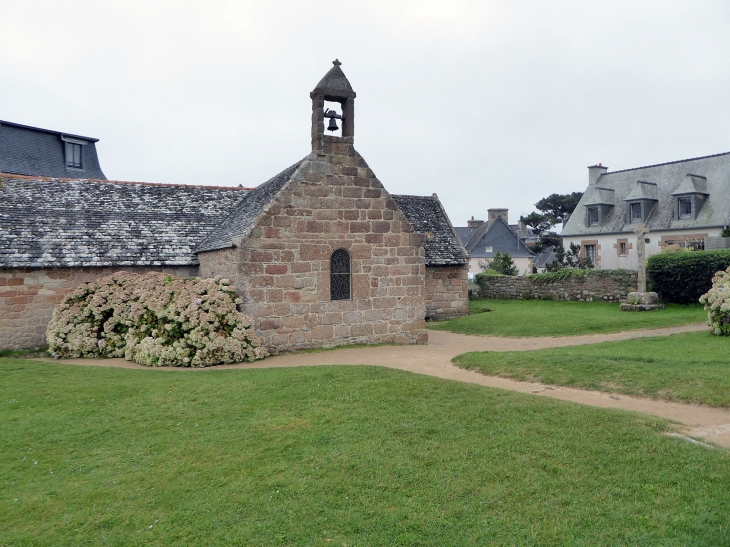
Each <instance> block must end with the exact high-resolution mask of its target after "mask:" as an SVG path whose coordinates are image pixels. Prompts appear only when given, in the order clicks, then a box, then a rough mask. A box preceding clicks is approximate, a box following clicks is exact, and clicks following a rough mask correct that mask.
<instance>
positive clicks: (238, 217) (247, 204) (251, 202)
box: [196, 158, 306, 252]
mask: <svg viewBox="0 0 730 547" xmlns="http://www.w3.org/2000/svg"><path fill="white" fill-rule="evenodd" d="M305 159H306V158H304V159H301V160H299V161H298V162H297V163H295V164H294V165H291V166H289V167H287V168H286V169H284V170H283V171H282V172H281V173H279V174H278V175H276V176H274V177H271V178H270V179H269V180H267V181H266V182H264V183H263V184H260V185H259V186H257V187H256V188H254V189H253V190H251V191H250V192H249V193H248V194H247V195H246V196H244V198H243V199H242V200H241V201H240V202H239V203H237V204H236V207H234V208H233V209H232V210H231V211H230V212H229V214H228V215H226V217H225V218H224V219H223V220H222V222H221V223H220V224H219V225H218V226H216V227H214V229H213V230H212V231H211V232H210V233H209V234H208V237H206V238H205V239H204V240H203V241H201V242H200V244H199V245H198V247H197V248H196V252H204V251H213V250H216V249H223V248H226V247H232V246H233V245H234V243H233V239H234V238H236V237H239V236H241V235H244V234H246V232H247V231H248V230H249V228H251V226H252V225H253V223H254V221H255V220H256V219H257V218H258V216H259V215H260V214H261V213H262V212H263V210H264V209H265V208H266V206H267V205H268V204H269V203H270V202H271V200H272V199H274V197H275V196H276V194H278V193H279V191H280V190H281V189H282V188H283V187H284V185H285V184H286V183H287V182H289V180H290V179H291V177H292V175H293V174H294V173H295V172H296V170H297V168H298V167H299V166H300V165H301V164H302V162H303V161H304V160H305Z"/></svg>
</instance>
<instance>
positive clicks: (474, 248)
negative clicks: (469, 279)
mask: <svg viewBox="0 0 730 547" xmlns="http://www.w3.org/2000/svg"><path fill="white" fill-rule="evenodd" d="M487 248H490V249H491V250H489V251H487ZM466 251H467V252H468V253H469V254H470V255H471V257H472V258H492V257H494V254H495V253H496V252H497V251H499V252H501V253H505V252H506V253H509V255H510V256H511V257H512V258H524V257H531V256H535V253H533V252H532V251H531V250H530V249H528V248H527V246H526V245H525V243H524V242H523V241H522V239H520V237H519V236H518V235H517V234H515V233H514V232H513V231H512V229H511V228H510V227H509V225H508V224H507V223H506V222H505V221H504V219H503V218H502V217H501V216H500V217H497V218H496V219H495V220H494V221H493V222H492V224H487V223H485V224H482V225H481V226H478V227H477V228H476V229H475V231H474V233H473V234H472V236H471V239H470V240H469V242H468V243H467V244H466Z"/></svg>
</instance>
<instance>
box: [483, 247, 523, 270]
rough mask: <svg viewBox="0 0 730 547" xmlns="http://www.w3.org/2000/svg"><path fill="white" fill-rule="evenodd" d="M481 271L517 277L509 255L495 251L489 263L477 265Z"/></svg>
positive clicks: (515, 268)
mask: <svg viewBox="0 0 730 547" xmlns="http://www.w3.org/2000/svg"><path fill="white" fill-rule="evenodd" d="M479 266H481V268H482V270H485V271H486V270H493V271H495V272H497V273H499V274H502V275H517V267H516V266H515V263H514V260H512V257H511V256H510V255H509V253H507V252H505V253H502V252H500V251H497V252H496V253H494V258H492V260H490V261H489V262H481V263H480V264H479Z"/></svg>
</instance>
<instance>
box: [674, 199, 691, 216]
mask: <svg viewBox="0 0 730 547" xmlns="http://www.w3.org/2000/svg"><path fill="white" fill-rule="evenodd" d="M677 201H678V202H679V218H692V200H691V199H690V198H679V199H678V200H677Z"/></svg>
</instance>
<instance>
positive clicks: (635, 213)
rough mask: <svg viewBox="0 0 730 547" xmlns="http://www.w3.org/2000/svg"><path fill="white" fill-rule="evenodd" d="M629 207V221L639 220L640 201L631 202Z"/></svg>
mask: <svg viewBox="0 0 730 547" xmlns="http://www.w3.org/2000/svg"><path fill="white" fill-rule="evenodd" d="M630 207H631V222H641V220H642V216H641V203H632V204H630Z"/></svg>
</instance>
